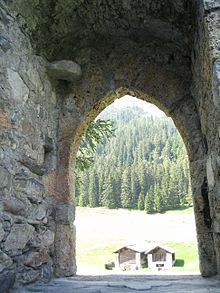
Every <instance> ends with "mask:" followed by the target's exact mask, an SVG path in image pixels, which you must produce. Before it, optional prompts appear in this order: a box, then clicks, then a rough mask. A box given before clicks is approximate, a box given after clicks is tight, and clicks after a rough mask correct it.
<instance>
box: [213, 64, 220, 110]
mask: <svg viewBox="0 0 220 293" xmlns="http://www.w3.org/2000/svg"><path fill="white" fill-rule="evenodd" d="M212 89H213V100H214V104H215V106H216V107H217V106H219V104H220V59H217V60H215V62H214V64H213V86H212Z"/></svg>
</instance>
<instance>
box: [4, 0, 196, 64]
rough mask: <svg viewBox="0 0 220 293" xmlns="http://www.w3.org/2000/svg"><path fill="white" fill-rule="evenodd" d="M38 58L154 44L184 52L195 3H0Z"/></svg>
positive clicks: (80, 0) (41, 0) (49, 0)
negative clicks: (127, 42) (130, 43)
mask: <svg viewBox="0 0 220 293" xmlns="http://www.w3.org/2000/svg"><path fill="white" fill-rule="evenodd" d="M5 2H7V4H8V5H9V6H10V7H11V9H12V10H13V11H14V12H15V13H16V16H17V18H19V19H20V23H21V25H22V26H23V28H24V29H25V30H26V31H27V32H28V34H30V36H31V39H32V43H33V45H34V46H35V47H36V48H37V51H38V53H40V54H43V55H44V56H46V57H47V58H49V59H58V58H70V57H71V56H74V52H76V50H78V49H79V48H85V47H90V46H96V47H97V46H103V44H104V45H106V44H108V45H109V44H113V43H114V45H115V44H117V41H118V40H120V41H121V40H127V39H130V40H132V41H134V42H136V43H140V44H141V43H146V42H152V40H154V41H155V40H156V41H157V42H161V43H164V42H166V43H172V44H174V45H175V46H177V47H179V48H181V49H182V50H184V48H186V47H189V46H188V44H189V42H190V36H191V35H192V31H193V21H192V20H193V19H194V17H193V11H194V9H193V5H194V2H195V0H65V1H64V0H32V1H29V0H20V1H18V0H5Z"/></svg>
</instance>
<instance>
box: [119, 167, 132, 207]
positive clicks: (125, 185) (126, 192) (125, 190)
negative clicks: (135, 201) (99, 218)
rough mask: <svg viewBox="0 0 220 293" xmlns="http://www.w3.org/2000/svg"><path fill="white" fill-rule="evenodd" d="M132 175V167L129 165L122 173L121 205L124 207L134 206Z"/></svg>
mask: <svg viewBox="0 0 220 293" xmlns="http://www.w3.org/2000/svg"><path fill="white" fill-rule="evenodd" d="M130 186H131V176H130V169H129V168H128V167H127V168H126V169H125V170H124V172H123V174H122V183H121V205H122V207H123V208H126V209H131V208H132V195H131V188H130Z"/></svg>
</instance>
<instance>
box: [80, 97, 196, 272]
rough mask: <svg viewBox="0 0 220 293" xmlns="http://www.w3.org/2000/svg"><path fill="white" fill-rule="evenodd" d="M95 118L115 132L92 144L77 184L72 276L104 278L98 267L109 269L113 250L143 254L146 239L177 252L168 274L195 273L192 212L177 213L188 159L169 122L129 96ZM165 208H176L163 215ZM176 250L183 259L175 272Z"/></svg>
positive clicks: (184, 196)
mask: <svg viewBox="0 0 220 293" xmlns="http://www.w3.org/2000/svg"><path fill="white" fill-rule="evenodd" d="M151 115H152V116H154V118H153V117H152V116H151ZM155 116H156V117H158V116H159V117H160V118H155ZM98 119H113V121H114V123H116V124H117V130H116V133H115V137H113V138H111V140H110V142H109V144H108V143H107V142H106V144H105V146H99V148H98V154H97V156H96V159H95V162H94V165H92V166H91V167H90V169H89V170H88V171H84V172H81V177H80V180H79V181H78V183H80V184H79V185H80V186H78V185H77V204H78V205H79V206H81V207H84V208H81V207H78V208H77V211H76V231H77V233H76V243H77V245H76V247H77V250H76V260H77V273H78V274H88V273H90V274H91V273H92V274H95V273H96V274H100V273H103V272H105V273H106V272H107V271H104V265H105V264H106V262H107V264H106V266H107V267H108V266H109V267H111V265H112V262H114V257H113V255H114V254H113V252H114V251H116V250H117V249H119V248H121V247H123V245H125V244H128V243H130V244H131V243H136V244H138V245H139V246H142V249H144V247H145V246H146V247H147V246H149V245H150V244H152V242H153V241H154V242H160V243H163V244H169V245H171V246H174V247H175V248H177V249H178V253H177V256H176V258H177V262H176V267H175V268H174V271H178V270H180V271H181V270H182V271H183V270H185V271H187V268H188V270H193V269H195V270H196V267H197V265H198V264H197V263H196V259H197V257H198V256H197V252H196V233H195V225H194V219H193V217H194V216H193V214H192V209H190V208H189V209H186V210H185V208H187V207H189V206H191V200H192V199H191V189H190V190H188V189H189V178H188V175H184V174H185V173H188V172H189V170H188V167H187V166H185V165H188V159H187V158H186V157H187V154H186V151H185V148H184V147H183V142H182V140H181V138H180V137H179V135H178V133H177V131H176V129H175V126H174V125H173V123H172V120H171V119H168V118H167V117H166V116H165V115H164V113H163V112H161V111H160V110H159V109H158V108H156V107H155V106H154V105H152V104H147V103H146V102H145V101H142V100H140V99H136V98H133V97H129V96H127V97H122V98H121V99H119V100H116V101H115V102H114V103H112V104H111V105H109V106H108V107H106V108H105V110H104V111H102V112H101V114H100V115H99V116H98ZM133 125H135V126H133ZM147 137H148V138H147ZM171 145H172V146H171ZM110 146H111V150H110V149H109V148H110ZM175 146H176V150H173V151H172V150H171V148H175ZM177 156H178V157H179V158H178V157H177ZM174 157H175V158H174ZM180 157H181V158H180ZM181 174H182V175H181ZM77 175H79V174H77ZM178 176H179V177H178ZM182 176H184V178H183V177H182ZM82 181H83V182H82ZM188 193H189V194H188ZM85 207H86V208H85ZM89 207H90V208H91V207H92V208H93V209H90V208H89ZM97 207H98V208H97ZM104 207H107V208H110V209H105V208H104ZM123 208H124V209H123ZM115 209H119V210H115ZM125 209H131V210H132V212H130V211H128V210H125ZM171 209H174V210H175V209H179V211H176V212H175V214H174V213H172V212H168V213H166V214H163V212H165V211H166V210H171ZM144 210H145V212H140V211H144ZM181 210H182V212H181ZM158 212H160V213H162V214H157V213H158ZM146 213H147V214H148V215H146ZM152 213H153V216H152V215H151V214H152ZM171 242H172V243H171ZM183 242H185V244H184V243H183ZM181 246H182V248H181ZM186 251H187V252H186ZM184 253H185V255H186V254H187V255H190V258H187V257H186V259H185V262H186V265H185V267H183V268H182V269H181V268H180V267H181V265H183V262H184V259H181V257H182V256H183V255H184ZM192 258H193V259H192ZM131 262H134V259H132V260H131ZM188 262H189V264H188ZM146 271H148V270H146ZM109 272H111V271H109Z"/></svg>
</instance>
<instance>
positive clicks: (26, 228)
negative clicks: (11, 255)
mask: <svg viewBox="0 0 220 293" xmlns="http://www.w3.org/2000/svg"><path fill="white" fill-rule="evenodd" d="M34 230H35V229H34V227H33V226H31V225H28V224H14V225H13V226H12V229H11V232H10V234H9V235H8V237H7V238H6V241H5V244H4V250H5V251H15V250H18V249H23V248H24V247H25V246H26V244H27V242H28V241H29V240H30V239H31V238H32V236H33V233H34Z"/></svg>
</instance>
